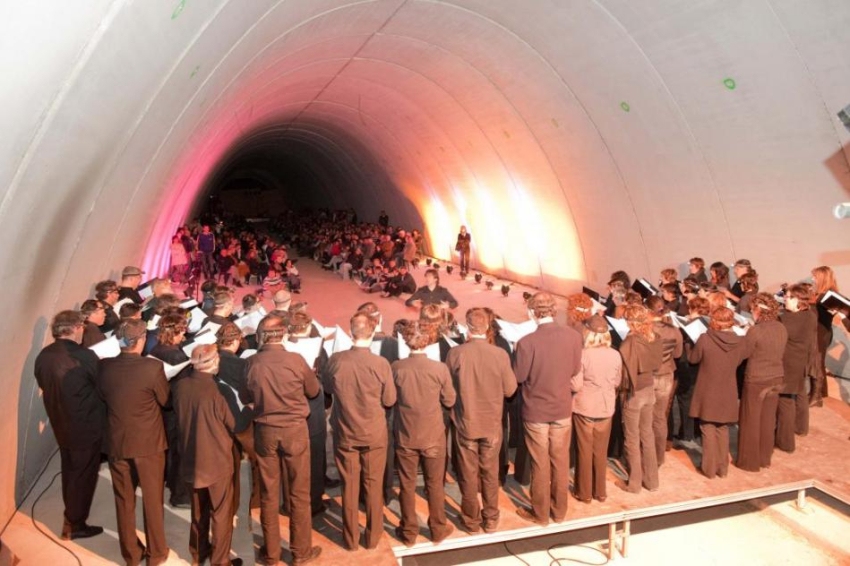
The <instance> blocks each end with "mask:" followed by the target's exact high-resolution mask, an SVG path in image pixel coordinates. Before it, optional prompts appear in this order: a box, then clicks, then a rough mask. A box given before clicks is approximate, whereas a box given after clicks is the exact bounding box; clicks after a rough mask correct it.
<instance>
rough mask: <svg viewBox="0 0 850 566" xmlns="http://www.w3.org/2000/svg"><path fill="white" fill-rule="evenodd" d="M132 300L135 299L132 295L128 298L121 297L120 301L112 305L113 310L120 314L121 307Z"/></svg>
mask: <svg viewBox="0 0 850 566" xmlns="http://www.w3.org/2000/svg"><path fill="white" fill-rule="evenodd" d="M132 302H133V299H131V298H130V297H127V298H126V299H121V300H120V301H118V302H117V303H115V304H114V305H112V310H114V311H115V314H118V311H120V310H121V307H123V306H124V305H127V304H130V303H132Z"/></svg>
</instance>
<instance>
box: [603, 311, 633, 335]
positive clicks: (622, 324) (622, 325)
mask: <svg viewBox="0 0 850 566" xmlns="http://www.w3.org/2000/svg"><path fill="white" fill-rule="evenodd" d="M605 318H607V319H608V326H610V327H611V329H612V330H613V331H614V332H616V333H617V336H619V337H620V340H625V339H626V336H628V335H629V323H628V322H626V319H624V318H613V317H610V316H606V317H605Z"/></svg>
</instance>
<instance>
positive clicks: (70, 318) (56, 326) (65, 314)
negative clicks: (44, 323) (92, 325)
mask: <svg viewBox="0 0 850 566" xmlns="http://www.w3.org/2000/svg"><path fill="white" fill-rule="evenodd" d="M85 322H86V319H85V317H84V316H83V315H82V313H80V312H79V311H72V310H65V311H60V312H58V313H56V316H54V317H53V321H52V322H51V323H50V333H51V334H52V335H53V338H57V339H58V338H65V337H67V336H72V335H73V334H74V330H75V329H76V328H77V327H79V326H83V325H84V324H85Z"/></svg>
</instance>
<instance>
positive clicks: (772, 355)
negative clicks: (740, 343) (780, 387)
mask: <svg viewBox="0 0 850 566" xmlns="http://www.w3.org/2000/svg"><path fill="white" fill-rule="evenodd" d="M745 338H746V339H745V340H744V342H745V344H746V348H747V349H746V357H747V371H746V375H745V376H744V381H745V382H747V381H749V382H753V383H766V382H770V381H774V380H777V379H781V378H782V376H783V375H784V374H785V367H784V365H783V358H784V356H785V343H786V342H787V341H788V332H787V331H786V330H785V327H784V326H783V325H782V323H781V322H779V321H778V320H773V321H770V322H758V323H756V325H755V326H753V327H752V328H750V330H749V331H748V332H747V336H746V337H745Z"/></svg>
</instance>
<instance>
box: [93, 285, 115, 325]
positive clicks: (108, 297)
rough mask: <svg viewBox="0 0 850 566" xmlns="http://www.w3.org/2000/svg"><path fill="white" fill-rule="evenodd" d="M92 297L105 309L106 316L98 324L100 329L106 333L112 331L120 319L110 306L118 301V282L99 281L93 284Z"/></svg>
mask: <svg viewBox="0 0 850 566" xmlns="http://www.w3.org/2000/svg"><path fill="white" fill-rule="evenodd" d="M94 291H95V293H94V298H95V299H97V300H98V301H100V302H102V303H103V307H104V309H106V317H105V318H104V320H103V324H101V325H100V331H101V332H103V333H104V334H106V333H107V332H111V331H114V330H115V328H116V327H117V326H118V322H119V321H120V319H119V318H118V313H117V312H115V309H113V308H112V307H114V306H115V303H117V302H118V296H119V294H118V284H117V283H116V282H115V281H111V280H106V281H100V282H98V283H97V285H95V286H94Z"/></svg>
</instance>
